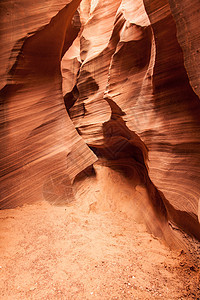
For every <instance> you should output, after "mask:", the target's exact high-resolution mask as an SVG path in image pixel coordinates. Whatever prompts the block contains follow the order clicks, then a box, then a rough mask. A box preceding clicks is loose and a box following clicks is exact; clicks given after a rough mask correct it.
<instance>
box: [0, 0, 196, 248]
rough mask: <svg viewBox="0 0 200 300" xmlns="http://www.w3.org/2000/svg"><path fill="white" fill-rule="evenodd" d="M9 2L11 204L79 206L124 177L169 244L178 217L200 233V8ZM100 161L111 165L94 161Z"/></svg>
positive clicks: (5, 56) (5, 173) (5, 147)
mask: <svg viewBox="0 0 200 300" xmlns="http://www.w3.org/2000/svg"><path fill="white" fill-rule="evenodd" d="M68 2H69V1H68ZM196 2H198V1H196ZM79 4H80V7H79V8H78V6H79ZM65 5H66V6H65ZM1 6H2V8H3V12H4V13H3V18H2V25H1V28H2V37H3V38H2V41H3V43H2V48H1V51H2V55H1V59H2V66H3V67H2V70H1V72H2V78H3V79H2V81H1V84H2V90H1V95H2V99H3V101H2V112H3V113H2V123H1V125H2V129H1V147H2V151H1V154H2V163H1V166H2V175H1V189H2V200H1V207H2V208H8V207H14V206H17V205H20V204H23V203H31V202H32V201H37V199H41V198H44V199H45V200H48V201H50V202H51V203H55V204H56V203H57V204H60V203H69V202H71V201H72V200H75V199H76V197H82V196H81V192H80V190H85V191H87V190H88V189H91V190H93V188H94V186H95V184H96V183H95V184H94V180H93V177H94V176H96V178H97V180H98V178H99V180H100V182H104V184H103V186H105V181H106V182H107V185H108V187H107V188H108V191H107V192H105V193H108V194H109V186H110V187H113V186H115V184H114V181H113V180H114V179H113V178H114V177H115V176H116V177H117V178H119V177H120V178H121V182H126V183H125V184H124V185H123V184H122V190H123V191H124V187H125V186H127V189H128V190H130V189H131V188H133V187H134V189H136V190H139V191H140V193H141V194H142V195H143V198H144V199H146V200H142V197H141V200H140V201H141V202H142V201H144V203H145V205H141V207H140V205H139V204H138V200H137V203H136V204H135V205H136V206H135V207H137V209H136V210H137V218H138V215H140V217H139V219H143V220H144V222H145V223H146V225H147V227H148V229H149V230H150V231H151V232H153V233H154V235H157V236H159V237H161V238H164V240H166V241H167V242H169V240H171V238H172V232H171V229H170V227H169V225H168V224H169V222H172V223H175V224H176V225H177V226H179V227H181V228H182V229H184V230H185V231H186V232H188V233H190V234H192V235H194V236H195V237H196V238H198V239H200V225H199V222H198V211H199V209H200V208H199V207H198V205H199V204H198V203H199V201H200V200H199V199H200V169H199V166H200V147H199V146H200V117H199V116H200V102H199V98H198V95H199V82H198V80H199V60H198V56H199V50H198V40H199V36H200V34H199V26H197V23H198V22H197V13H196V12H195V14H194V17H193V14H192V11H193V10H194V7H193V5H191V4H190V3H189V2H188V1H186V0H184V1H182V2H180V1H179V0H169V1H167V0H162V1H156V0H151V1H149V0H144V1H142V0H135V1H131V0H122V1H121V0H119V1H103V0H96V1H89V0H82V1H80V0H79V1H75V0H73V1H71V2H70V3H66V1H59V3H57V2H55V1H46V2H45V5H42V7H41V4H39V1H38V2H37V1H34V3H31V4H27V3H23V1H22V0H20V1H18V2H17V4H16V6H15V5H13V6H12V7H11V6H10V4H9V2H7V1H3V2H2V4H1ZM22 7H23V10H22ZM196 7H199V4H198V3H196ZM77 8H78V10H77ZM22 11H23V13H24V15H25V17H22V16H21V14H22ZM196 11H197V10H196ZM8 15H9V16H10V18H12V15H14V16H15V17H14V19H13V21H12V22H10V21H9V19H8ZM195 20H196V21H195ZM182 24H185V26H183V25H182ZM11 33H12V34H11ZM6 70H7V71H6ZM97 160H98V165H99V164H100V165H101V166H103V167H102V168H103V170H104V168H106V169H107V170H112V171H111V173H109V172H106V171H105V172H104V171H99V169H98V168H96V167H94V169H93V167H92V165H93V164H94V162H95V161H97ZM94 166H96V165H94ZM88 167H89V169H88ZM100 170H101V169H100ZM109 174H112V175H109ZM113 174H115V175H113ZM74 178H76V180H75V182H74V185H73V184H72V183H73V181H74ZM90 178H91V180H90ZM106 178H107V179H106ZM124 178H126V179H124ZM86 179H87V180H86ZM84 182H85V185H84ZM88 182H89V185H88ZM74 186H75V188H74ZM130 187H131V188H130ZM113 189H114V188H112V190H113ZM116 191H117V188H116ZM112 193H113V192H112ZM122 194H123V193H122ZM83 195H84V196H85V192H84V193H83ZM88 195H89V194H88ZM109 195H110V194H109ZM125 198H126V197H125ZM117 199H118V201H123V195H122V196H121V198H120V199H119V198H117ZM133 202H134V201H133ZM199 206H200V205H199ZM138 207H140V209H138ZM145 208H146V212H144V210H145ZM131 210H134V207H132V205H131ZM138 211H140V214H139V213H138ZM126 213H127V214H128V213H129V212H128V210H126ZM199 218H200V216H199ZM169 243H170V242H169ZM172 244H173V243H172Z"/></svg>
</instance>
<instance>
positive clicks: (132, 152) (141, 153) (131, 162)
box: [88, 99, 167, 221]
mask: <svg viewBox="0 0 200 300" xmlns="http://www.w3.org/2000/svg"><path fill="white" fill-rule="evenodd" d="M106 100H107V102H108V103H109V105H110V107H111V111H112V114H111V118H110V120H109V121H108V122H105V123H104V124H103V135H104V143H103V145H98V146H97V145H88V146H89V147H90V149H91V150H92V151H93V152H94V153H95V154H96V155H97V157H99V158H100V159H104V161H105V162H106V165H107V166H108V167H110V168H112V169H114V170H115V171H118V172H120V173H121V174H123V175H124V176H125V177H127V176H128V177H129V178H130V179H131V178H132V179H135V178H139V184H142V185H145V186H146V187H147V191H148V194H149V198H150V200H151V204H152V207H153V209H154V211H155V213H156V215H157V216H158V218H159V219H160V220H162V221H167V210H166V207H165V204H164V202H163V199H162V196H161V195H160V192H159V191H158V190H157V188H156V187H155V186H154V184H153V183H152V181H151V180H150V178H149V175H148V168H147V165H146V162H147V160H148V149H147V147H146V145H145V144H144V143H143V141H142V140H141V139H140V138H139V136H138V135H137V134H136V133H135V132H134V131H131V130H130V129H129V128H128V127H127V126H126V123H125V122H124V120H123V118H122V116H123V115H124V112H123V111H122V110H121V108H120V107H119V106H118V105H117V104H116V103H115V102H114V101H112V100H111V99H106Z"/></svg>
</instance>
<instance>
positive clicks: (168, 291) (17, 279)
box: [0, 199, 200, 300]
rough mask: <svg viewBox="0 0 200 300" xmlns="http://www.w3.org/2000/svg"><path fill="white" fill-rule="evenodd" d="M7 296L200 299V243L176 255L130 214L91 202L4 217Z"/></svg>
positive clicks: (3, 286)
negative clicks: (95, 206) (93, 206)
mask: <svg viewBox="0 0 200 300" xmlns="http://www.w3.org/2000/svg"><path fill="white" fill-rule="evenodd" d="M0 226H1V248H0V255H1V256H0V274H1V281H0V299H1V300H18V299H20V300H22V299H37V300H46V299H48V300H53V299H56V300H57V299H59V300H65V299H66V300H67V299H69V300H72V299H73V300H75V299H76V300H83V299H99V300H100V299H103V300H104V299H105V300H106V299H113V300H114V299H168V300H170V299H173V300H174V299H200V284H199V280H200V269H199V266H198V260H199V259H200V250H199V243H197V242H196V241H195V240H193V239H191V238H189V237H187V236H184V239H185V240H186V242H187V243H188V244H190V252H191V253H192V254H190V256H188V255H186V254H185V253H184V251H170V250H169V249H168V248H167V247H166V246H165V245H163V244H162V243H160V242H159V240H157V239H155V238H153V236H152V235H151V234H149V233H147V231H146V229H145V226H144V225H142V224H138V223H136V222H135V221H134V220H133V219H132V218H128V217H127V215H125V214H124V213H119V212H114V211H95V210H93V209H91V206H90V204H89V202H88V201H87V199H85V201H84V204H83V202H81V201H80V203H78V202H76V201H75V202H73V203H71V204H69V205H67V206H53V205H50V204H49V203H47V202H41V203H37V204H34V205H25V206H23V207H21V208H16V209H11V210H4V211H1V212H0Z"/></svg>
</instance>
